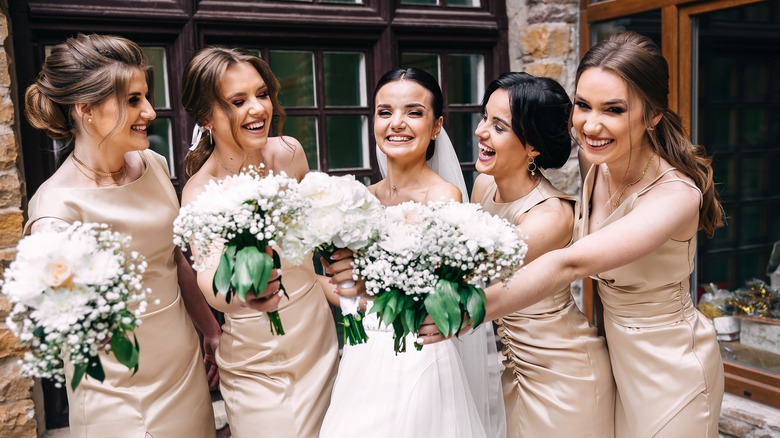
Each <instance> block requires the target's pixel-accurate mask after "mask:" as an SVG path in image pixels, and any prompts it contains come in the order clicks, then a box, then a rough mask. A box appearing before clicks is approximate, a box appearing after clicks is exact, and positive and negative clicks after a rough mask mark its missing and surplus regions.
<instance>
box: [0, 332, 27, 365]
mask: <svg viewBox="0 0 780 438" xmlns="http://www.w3.org/2000/svg"><path fill="white" fill-rule="evenodd" d="M25 350H26V347H25V345H24V344H20V343H19V339H18V338H17V337H16V336H14V334H13V333H11V330H8V329H0V359H8V358H11V359H21V358H22V356H23V355H24V351H25Z"/></svg>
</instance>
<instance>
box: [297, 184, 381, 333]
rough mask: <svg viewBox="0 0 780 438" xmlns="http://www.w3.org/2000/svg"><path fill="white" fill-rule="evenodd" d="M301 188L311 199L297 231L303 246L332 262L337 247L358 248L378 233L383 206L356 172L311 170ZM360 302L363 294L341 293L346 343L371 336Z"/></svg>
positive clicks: (353, 283)
mask: <svg viewBox="0 0 780 438" xmlns="http://www.w3.org/2000/svg"><path fill="white" fill-rule="evenodd" d="M299 191H300V194H301V196H302V197H303V198H304V199H305V200H306V201H308V203H309V206H308V208H307V215H306V218H307V220H306V221H305V225H304V226H302V227H300V229H299V231H298V233H297V234H298V237H299V239H300V241H301V242H302V247H303V248H313V249H316V250H317V251H318V252H319V253H320V254H322V256H323V257H325V259H326V260H327V261H328V263H331V262H332V260H331V259H330V257H331V256H332V255H333V253H335V252H336V251H337V250H339V249H344V248H348V249H351V250H352V251H357V250H359V249H362V248H363V247H365V246H366V245H368V244H369V243H370V242H371V241H372V240H374V239H375V238H376V237H377V235H378V229H377V222H379V220H380V216H381V214H382V206H381V204H380V203H379V200H377V199H376V197H375V196H374V195H372V194H371V192H369V191H368V188H367V187H366V186H365V185H363V184H362V183H360V182H359V181H357V180H355V177H354V176H352V175H345V176H338V177H336V176H329V175H328V174H325V173H322V172H309V173H308V174H307V175H306V176H305V177H304V178H303V180H302V181H301V183H300V186H299ZM354 285H355V282H354V281H351V280H350V281H345V282H342V283H340V284H339V286H340V287H352V286H354ZM359 303H360V297H339V304H340V307H341V313H342V321H341V324H342V325H343V326H344V343H347V342H349V344H350V345H355V344H360V343H363V342H365V341H366V340H367V339H368V336H367V335H366V331H365V329H364V328H363V321H362V320H363V316H364V314H363V312H361V311H360V306H359Z"/></svg>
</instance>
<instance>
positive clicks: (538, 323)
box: [481, 178, 615, 438]
mask: <svg viewBox="0 0 780 438" xmlns="http://www.w3.org/2000/svg"><path fill="white" fill-rule="evenodd" d="M496 190H497V186H496V184H495V182H493V183H491V185H490V186H489V187H488V189H487V192H486V193H485V196H484V197H483V199H482V201H481V204H482V207H483V209H484V210H485V211H488V212H490V213H492V214H494V215H496V216H499V217H502V218H504V219H507V220H508V221H510V222H512V223H516V222H517V220H518V218H520V217H521V216H522V215H524V214H527V213H528V212H529V211H530V210H531V209H532V208H533V207H535V206H536V205H538V204H540V203H542V202H544V201H546V200H547V199H550V198H559V199H561V200H563V201H569V202H574V203H575V204H576V199H575V198H574V197H571V196H568V195H566V194H565V193H563V192H561V191H559V190H557V189H556V188H555V187H553V186H552V184H550V182H549V181H547V180H546V179H544V178H542V180H541V182H540V183H539V184H538V185H537V186H536V188H535V189H534V190H533V191H531V192H530V193H529V194H528V195H526V196H524V197H522V198H520V199H518V200H516V201H513V202H509V203H498V202H495V195H496ZM575 211H576V205H575ZM521 231H522V230H521ZM529 245H533V239H531V241H530V242H529ZM498 324H499V328H498V334H499V336H500V337H501V341H502V342H503V344H504V350H503V353H504V356H505V357H506V359H505V360H504V366H505V370H504V373H503V375H502V383H503V388H504V404H505V406H506V421H507V437H509V438H519V437H524V438H530V437H540V438H552V437H583V438H584V437H592V438H611V437H613V436H615V435H614V428H613V425H614V406H615V388H614V382H613V380H612V372H611V369H610V364H609V356H608V354H607V350H606V346H605V343H604V339H603V338H601V337H599V336H598V335H597V334H596V329H595V328H592V327H590V325H589V324H588V320H587V319H586V318H585V316H584V315H583V314H582V312H580V310H579V308H577V305H576V304H575V302H574V299H573V298H572V296H571V291H570V288H569V287H568V286H567V287H565V288H563V289H561V290H559V291H557V292H555V293H552V294H550V295H549V296H547V297H546V298H544V299H543V300H542V301H540V302H538V303H536V304H534V305H532V306H530V307H528V308H526V309H523V310H521V311H518V312H515V313H512V314H510V315H507V316H505V317H504V318H501V319H499V320H498Z"/></svg>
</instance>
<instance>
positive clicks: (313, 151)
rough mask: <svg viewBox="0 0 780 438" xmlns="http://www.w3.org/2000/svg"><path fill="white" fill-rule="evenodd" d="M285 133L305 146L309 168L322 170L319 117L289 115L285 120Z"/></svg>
mask: <svg viewBox="0 0 780 438" xmlns="http://www.w3.org/2000/svg"><path fill="white" fill-rule="evenodd" d="M284 134H285V135H289V136H290V137H294V138H295V139H296V140H298V141H299V142H300V143H301V146H303V150H304V152H306V160H307V161H308V162H309V169H311V170H320V159H319V152H318V149H319V148H318V147H317V118H316V117H310V116H288V117H287V121H286V122H284Z"/></svg>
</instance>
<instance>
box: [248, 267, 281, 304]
mask: <svg viewBox="0 0 780 438" xmlns="http://www.w3.org/2000/svg"><path fill="white" fill-rule="evenodd" d="M281 280H282V270H281V269H274V270H273V271H272V272H271V278H270V279H269V280H268V285H266V287H265V290H264V291H263V293H262V294H260V295H258V296H256V297H255V296H254V295H252V294H247V296H246V302H242V301H240V300H239V302H240V303H241V305H243V306H245V307H249V308H251V309H255V310H257V311H259V312H270V311H273V310H276V309H277V307H279V301H281V299H282V296H284V292H283V291H282V290H281V289H280V288H279V286H280V285H281V283H282V282H281Z"/></svg>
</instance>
